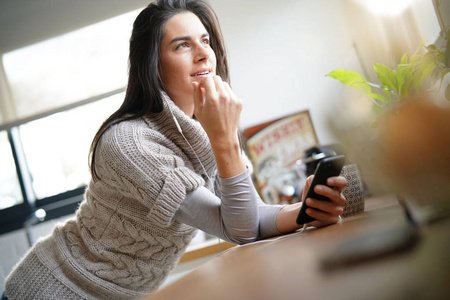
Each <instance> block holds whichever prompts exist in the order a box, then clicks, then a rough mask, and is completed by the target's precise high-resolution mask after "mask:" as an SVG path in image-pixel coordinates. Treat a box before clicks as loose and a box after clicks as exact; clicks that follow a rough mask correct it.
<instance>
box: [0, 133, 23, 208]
mask: <svg viewBox="0 0 450 300" xmlns="http://www.w3.org/2000/svg"><path fill="white" fill-rule="evenodd" d="M0 166H2V171H1V172H0V210H2V209H5V208H8V207H11V206H14V205H18V204H21V203H23V197H22V192H21V191H20V184H19V178H18V177H17V172H16V165H15V163H14V158H13V153H12V151H11V144H10V143H9V139H8V133H7V132H6V131H1V132H0Z"/></svg>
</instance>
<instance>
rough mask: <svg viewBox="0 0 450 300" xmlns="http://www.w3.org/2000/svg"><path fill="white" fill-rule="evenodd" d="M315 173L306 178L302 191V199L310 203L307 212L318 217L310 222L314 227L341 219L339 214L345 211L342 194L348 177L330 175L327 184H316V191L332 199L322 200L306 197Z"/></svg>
mask: <svg viewBox="0 0 450 300" xmlns="http://www.w3.org/2000/svg"><path fill="white" fill-rule="evenodd" d="M313 178H314V175H311V176H309V177H308V179H307V180H306V184H305V187H304V188H303V191H302V199H303V201H306V202H305V203H306V204H307V205H308V208H307V209H306V214H307V215H309V216H311V217H313V218H315V219H317V220H316V221H313V222H310V223H308V225H311V226H314V227H322V226H326V225H330V224H334V223H336V222H337V221H339V216H340V215H341V214H342V213H343V211H344V210H343V206H344V204H345V197H344V195H343V194H342V191H343V190H344V188H345V186H346V185H347V179H345V177H342V176H336V177H330V178H328V179H327V184H328V185H329V186H330V187H328V186H326V185H316V186H315V187H314V191H315V192H316V193H317V194H319V195H322V196H325V197H327V198H329V199H330V201H322V200H317V199H312V198H307V199H304V198H305V196H306V192H307V191H308V189H309V187H310V185H311V183H312V180H313Z"/></svg>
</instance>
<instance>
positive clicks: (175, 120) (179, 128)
mask: <svg viewBox="0 0 450 300" xmlns="http://www.w3.org/2000/svg"><path fill="white" fill-rule="evenodd" d="M171 112H172V111H171ZM172 117H173V121H174V122H175V125H177V128H178V131H179V132H180V133H183V130H181V126H180V124H178V121H177V119H176V118H175V116H174V115H173V114H172Z"/></svg>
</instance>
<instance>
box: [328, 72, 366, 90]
mask: <svg viewBox="0 0 450 300" xmlns="http://www.w3.org/2000/svg"><path fill="white" fill-rule="evenodd" d="M327 76H329V77H332V78H334V79H337V80H339V81H340V82H342V83H343V84H346V85H348V86H351V87H354V88H357V89H361V90H364V91H366V92H369V93H370V92H371V88H370V85H368V84H367V81H366V79H365V78H364V77H363V76H362V75H361V74H359V73H358V72H353V71H347V70H343V69H337V70H334V71H331V72H330V73H328V74H327Z"/></svg>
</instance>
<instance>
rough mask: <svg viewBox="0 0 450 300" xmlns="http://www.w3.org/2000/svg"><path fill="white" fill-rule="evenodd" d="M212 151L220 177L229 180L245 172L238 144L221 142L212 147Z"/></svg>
mask: <svg viewBox="0 0 450 300" xmlns="http://www.w3.org/2000/svg"><path fill="white" fill-rule="evenodd" d="M212 150H213V153H214V157H215V159H216V163H217V170H218V172H219V176H220V177H222V178H230V177H233V176H236V175H238V174H241V173H243V172H244V171H245V170H246V168H247V167H246V165H245V162H244V158H243V156H242V150H241V148H240V145H239V142H229V143H225V142H221V143H220V144H215V145H212Z"/></svg>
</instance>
